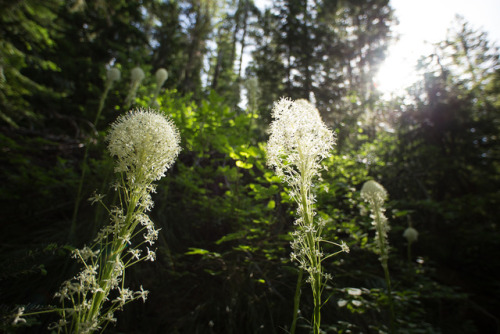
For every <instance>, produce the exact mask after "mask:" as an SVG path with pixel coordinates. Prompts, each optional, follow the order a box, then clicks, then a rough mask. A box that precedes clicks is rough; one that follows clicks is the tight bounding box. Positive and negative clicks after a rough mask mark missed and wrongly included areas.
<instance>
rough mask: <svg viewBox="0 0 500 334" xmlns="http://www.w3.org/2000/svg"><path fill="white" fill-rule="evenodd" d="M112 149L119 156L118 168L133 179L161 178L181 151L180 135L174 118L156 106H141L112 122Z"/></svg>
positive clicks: (116, 169)
mask: <svg viewBox="0 0 500 334" xmlns="http://www.w3.org/2000/svg"><path fill="white" fill-rule="evenodd" d="M108 142H109V144H108V150H109V152H110V154H111V156H115V157H116V158H117V163H116V167H115V171H116V172H126V173H127V177H128V179H129V180H131V179H133V180H141V181H144V182H146V183H148V182H152V181H154V180H159V179H160V178H161V177H162V176H164V175H165V172H166V171H167V169H168V168H169V167H170V166H171V165H172V164H173V163H174V161H175V159H176V157H177V155H178V154H179V151H180V146H179V142H180V136H179V132H178V130H177V128H176V127H175V125H174V124H173V122H172V121H171V120H170V119H169V118H167V117H166V116H164V115H162V114H160V113H158V112H156V111H155V110H151V109H150V110H143V109H137V110H134V111H131V112H129V113H128V114H126V115H123V116H120V117H119V118H118V119H117V120H116V122H115V123H113V124H112V129H111V132H110V134H109V136H108Z"/></svg>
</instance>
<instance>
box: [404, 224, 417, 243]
mask: <svg viewBox="0 0 500 334" xmlns="http://www.w3.org/2000/svg"><path fill="white" fill-rule="evenodd" d="M403 237H405V238H406V240H408V242H409V243H413V242H415V241H417V239H418V231H417V230H416V229H414V228H413V227H411V226H410V227H408V228H407V229H406V230H405V231H404V232H403Z"/></svg>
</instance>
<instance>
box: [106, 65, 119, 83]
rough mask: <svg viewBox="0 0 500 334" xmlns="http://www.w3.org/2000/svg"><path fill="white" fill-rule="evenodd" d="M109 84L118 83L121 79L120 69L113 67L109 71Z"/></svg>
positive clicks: (107, 75)
mask: <svg viewBox="0 0 500 334" xmlns="http://www.w3.org/2000/svg"><path fill="white" fill-rule="evenodd" d="M106 77H107V80H108V82H110V83H111V82H113V81H118V80H120V78H121V72H120V70H119V69H117V68H115V67H113V68H110V69H109V70H108V73H107V74H106Z"/></svg>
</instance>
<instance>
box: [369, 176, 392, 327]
mask: <svg viewBox="0 0 500 334" xmlns="http://www.w3.org/2000/svg"><path fill="white" fill-rule="evenodd" d="M387 197H388V195H387V190H385V188H384V187H383V186H382V185H381V184H380V183H378V182H376V181H373V180H369V181H366V182H365V183H364V184H363V186H362V187H361V198H362V199H363V200H364V201H365V202H367V203H368V206H369V208H370V211H371V215H370V217H371V218H372V219H373V222H372V224H373V226H374V227H375V248H374V249H375V252H376V253H377V254H378V255H379V260H380V263H381V264H382V268H383V269H384V276H385V282H386V284H387V292H388V297H389V307H390V315H391V320H390V329H391V333H395V331H394V321H395V315H394V302H393V300H392V289H391V278H390V275H389V265H388V261H389V241H388V238H387V232H389V229H390V226H389V223H388V221H387V217H386V216H385V215H384V212H385V208H384V203H385V201H386V200H387Z"/></svg>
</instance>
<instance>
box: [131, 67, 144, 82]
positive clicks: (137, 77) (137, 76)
mask: <svg viewBox="0 0 500 334" xmlns="http://www.w3.org/2000/svg"><path fill="white" fill-rule="evenodd" d="M130 77H131V79H132V82H133V83H139V82H141V81H142V79H144V71H143V70H142V69H141V68H140V67H135V68H133V69H132V71H131V72H130Z"/></svg>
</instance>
